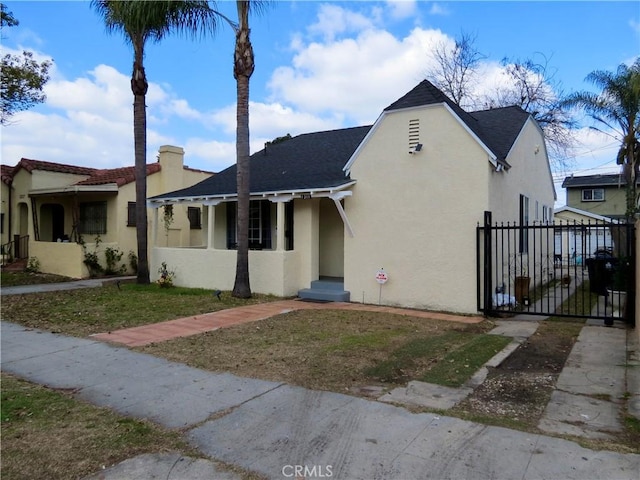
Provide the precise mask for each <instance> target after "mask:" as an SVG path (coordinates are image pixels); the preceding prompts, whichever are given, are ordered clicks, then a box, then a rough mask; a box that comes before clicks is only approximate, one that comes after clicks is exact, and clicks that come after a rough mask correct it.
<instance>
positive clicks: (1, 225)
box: [0, 213, 4, 233]
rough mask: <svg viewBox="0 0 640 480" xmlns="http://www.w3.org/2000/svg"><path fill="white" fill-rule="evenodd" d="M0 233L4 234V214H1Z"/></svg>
mask: <svg viewBox="0 0 640 480" xmlns="http://www.w3.org/2000/svg"><path fill="white" fill-rule="evenodd" d="M0 233H4V213H0Z"/></svg>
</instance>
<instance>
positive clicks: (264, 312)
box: [92, 300, 482, 347]
mask: <svg viewBox="0 0 640 480" xmlns="http://www.w3.org/2000/svg"><path fill="white" fill-rule="evenodd" d="M319 309H325V310H336V309H341V310H361V311H368V312H385V313H395V314H399V315H408V316H412V317H419V318H431V319H434V320H446V321H451V322H461V323H479V322H481V321H482V318H481V317H473V316H463V315H451V314H446V313H437V312H425V311H423V310H409V309H404V308H394V307H383V306H376V305H363V304H359V303H340V302H333V303H311V302H303V301H300V300H282V301H278V302H270V303H259V304H256V305H248V306H246V307H237V308H230V309H227V310H220V311H217V312H213V313H204V314H202V315H192V316H190V317H184V318H178V319H176V320H169V321H167V322H161V323H152V324H149V325H142V326H140V327H133V328H125V329H123V330H116V331H114V332H107V333H97V334H95V335H92V338H95V339H98V340H104V341H108V342H114V343H120V344H123V345H126V346H128V347H141V346H144V345H148V344H150V343H157V342H164V341H166V340H171V339H173V338H178V337H188V336H191V335H197V334H199V333H204V332H211V331H213V330H217V329H219V328H224V327H230V326H232V325H239V324H242V323H248V322H255V321H257V320H263V319H265V318H269V317H273V316H275V315H280V314H282V313H287V312H292V311H294V310H319Z"/></svg>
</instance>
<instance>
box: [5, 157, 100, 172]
mask: <svg viewBox="0 0 640 480" xmlns="http://www.w3.org/2000/svg"><path fill="white" fill-rule="evenodd" d="M20 168H24V169H25V170H26V171H27V172H32V171H33V170H45V171H47V172H58V173H71V174H74V175H91V174H92V173H93V172H95V171H96V169H95V168H89V167H78V166H76V165H65V164H63V163H54V162H44V161H42V160H31V159H29V158H22V159H21V160H20V162H18V164H17V165H16V166H15V167H14V168H13V174H14V175H15V173H16V172H17V171H18V170H19V169H20Z"/></svg>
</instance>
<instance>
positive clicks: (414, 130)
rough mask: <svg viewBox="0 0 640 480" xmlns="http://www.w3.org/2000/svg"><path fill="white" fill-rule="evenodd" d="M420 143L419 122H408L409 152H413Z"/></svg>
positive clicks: (415, 120) (416, 120)
mask: <svg viewBox="0 0 640 480" xmlns="http://www.w3.org/2000/svg"><path fill="white" fill-rule="evenodd" d="M419 143H420V120H418V119H417V118H416V119H414V120H409V151H410V152H413V151H415V149H416V146H417V145H418V144H419Z"/></svg>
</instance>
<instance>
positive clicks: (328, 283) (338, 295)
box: [298, 277, 351, 302]
mask: <svg viewBox="0 0 640 480" xmlns="http://www.w3.org/2000/svg"><path fill="white" fill-rule="evenodd" d="M298 297H299V298H301V299H302V300H310V301H318V302H348V301H350V299H351V294H350V292H347V291H346V290H345V289H344V280H343V279H342V278H336V277H322V278H320V280H314V281H313V282H311V288H304V289H302V290H299V291H298Z"/></svg>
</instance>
